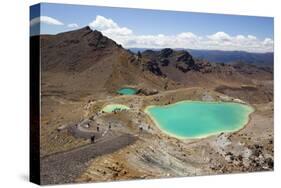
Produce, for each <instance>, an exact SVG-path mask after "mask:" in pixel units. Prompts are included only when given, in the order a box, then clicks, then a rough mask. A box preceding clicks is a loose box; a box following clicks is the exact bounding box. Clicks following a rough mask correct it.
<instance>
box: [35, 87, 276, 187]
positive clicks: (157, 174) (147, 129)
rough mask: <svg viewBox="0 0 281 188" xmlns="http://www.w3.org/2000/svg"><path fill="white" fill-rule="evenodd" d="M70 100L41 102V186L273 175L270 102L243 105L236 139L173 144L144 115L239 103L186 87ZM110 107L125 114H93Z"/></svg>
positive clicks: (232, 135)
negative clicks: (182, 104) (157, 109)
mask: <svg viewBox="0 0 281 188" xmlns="http://www.w3.org/2000/svg"><path fill="white" fill-rule="evenodd" d="M246 94H247V93H246ZM105 96H106V97H105ZM73 98H74V97H71V96H66V95H65V94H62V95H57V94H56V95H54V93H49V94H48V95H46V96H44V95H43V99H42V106H43V108H42V110H43V112H42V114H43V117H42V119H41V135H40V136H41V137H40V139H41V172H42V175H41V178H42V183H43V184H53V183H70V182H85V181H86V182H90V181H91V182H92V181H94V182H97V181H112V180H127V179H143V178H163V177H178V176H194V175H209V174H221V173H238V172H254V171H266V170H273V152H274V151H273V102H265V103H249V102H248V101H246V103H248V104H249V105H251V106H253V107H254V108H255V112H253V113H252V114H251V120H250V122H249V123H248V124H247V125H246V126H245V127H244V128H243V129H242V130H240V131H238V132H235V133H221V134H219V135H215V136H210V137H207V138H204V139H192V140H189V139H185V140H184V139H183V140H180V139H176V138H172V137H170V136H168V135H166V134H164V133H163V132H161V130H159V129H158V128H157V126H155V125H154V124H153V122H152V121H151V120H150V119H149V117H148V116H147V115H146V114H145V113H144V111H143V110H144V108H145V107H146V106H148V105H159V104H161V105H165V104H170V103H174V102H177V101H181V100H200V101H232V102H243V101H242V100H240V99H241V98H243V97H241V98H239V99H238V98H235V96H233V97H231V96H228V95H224V94H223V93H220V92H216V91H215V89H206V88H199V87H193V88H181V89H175V90H168V91H160V92H159V93H158V94H155V95H149V96H145V95H132V96H120V95H117V94H112V96H110V95H109V94H108V93H100V94H99V95H87V96H83V97H81V98H79V100H73ZM76 98H77V97H76ZM112 103H117V104H124V105H127V106H129V107H130V108H131V109H130V110H128V111H120V112H114V113H103V112H101V109H102V107H103V106H104V105H106V104H112ZM93 136H94V139H95V140H94V142H93V140H92V141H91V138H92V137H93Z"/></svg>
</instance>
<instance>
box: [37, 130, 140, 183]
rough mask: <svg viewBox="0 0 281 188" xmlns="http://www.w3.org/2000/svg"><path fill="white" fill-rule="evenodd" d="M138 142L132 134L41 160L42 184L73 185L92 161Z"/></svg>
mask: <svg viewBox="0 0 281 188" xmlns="http://www.w3.org/2000/svg"><path fill="white" fill-rule="evenodd" d="M135 141H136V137H134V136H132V135H130V134H123V135H120V136H114V137H112V138H111V139H106V140H102V141H99V142H96V143H94V144H89V145H86V146H83V147H80V148H76V149H73V150H71V151H67V152H63V153H58V154H54V155H51V156H46V157H43V158H41V184H43V185H46V184H62V183H72V182H74V180H75V178H76V177H77V176H78V175H80V174H81V173H82V172H83V171H84V170H85V169H86V167H87V162H88V161H90V160H91V159H93V158H95V157H97V156H100V155H104V154H108V153H112V152H114V151H116V150H118V149H121V148H123V147H125V146H127V145H129V144H131V143H133V142H135Z"/></svg>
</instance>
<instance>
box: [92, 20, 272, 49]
mask: <svg viewBox="0 0 281 188" xmlns="http://www.w3.org/2000/svg"><path fill="white" fill-rule="evenodd" d="M89 26H90V27H91V28H92V29H96V30H99V31H101V32H102V33H103V34H104V35H105V36H108V37H109V38H111V39H113V40H115V41H116V42H117V43H119V44H122V45H123V46H124V47H126V48H133V47H139V48H167V47H169V48H191V49H208V50H239V51H249V52H269V51H271V52H272V51H273V45H274V42H273V40H272V39H270V38H265V39H263V40H261V39H258V38H257V37H256V36H253V35H247V36H245V35H236V36H231V35H230V34H228V33H225V32H223V31H219V32H216V33H213V34H210V35H206V36H198V35H196V34H195V33H191V32H182V33H178V34H175V35H165V34H161V33H160V34H155V35H136V34H134V32H133V31H132V30H131V29H129V28H127V27H121V26H119V25H118V24H117V23H116V22H115V21H113V20H112V19H110V18H106V17H103V16H99V15H98V16H96V18H95V20H93V21H92V22H91V23H89Z"/></svg>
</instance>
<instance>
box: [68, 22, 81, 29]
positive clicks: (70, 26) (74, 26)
mask: <svg viewBox="0 0 281 188" xmlns="http://www.w3.org/2000/svg"><path fill="white" fill-rule="evenodd" d="M67 27H69V28H77V27H79V25H78V24H76V23H71V24H68V25H67Z"/></svg>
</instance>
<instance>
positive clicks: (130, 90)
mask: <svg viewBox="0 0 281 188" xmlns="http://www.w3.org/2000/svg"><path fill="white" fill-rule="evenodd" d="M137 92H138V90H137V89H135V88H129V87H124V88H121V89H119V90H118V91H117V93H118V94H121V95H134V94H136V93H137Z"/></svg>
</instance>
